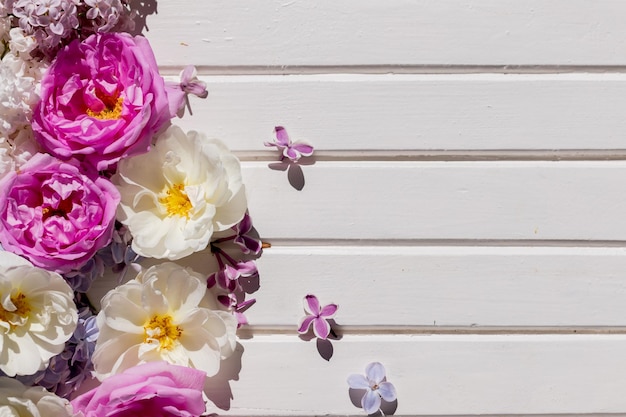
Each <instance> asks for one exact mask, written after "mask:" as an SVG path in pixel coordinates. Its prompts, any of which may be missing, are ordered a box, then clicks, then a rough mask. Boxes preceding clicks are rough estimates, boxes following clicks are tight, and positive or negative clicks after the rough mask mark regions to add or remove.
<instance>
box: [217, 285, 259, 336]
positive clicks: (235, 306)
mask: <svg viewBox="0 0 626 417" xmlns="http://www.w3.org/2000/svg"><path fill="white" fill-rule="evenodd" d="M244 297H245V294H244ZM217 301H219V302H220V303H221V304H222V305H223V306H224V307H226V308H228V309H229V310H230V311H231V312H232V313H233V314H234V315H235V318H236V319H237V328H239V327H241V326H243V325H245V324H248V319H247V318H246V316H245V315H244V314H243V313H244V311H246V310H247V309H248V308H250V307H251V306H252V305H253V304H254V303H256V299H254V298H251V299H250V300H245V301H241V302H239V301H238V300H237V296H236V295H235V294H233V293H230V294H227V295H218V296H217Z"/></svg>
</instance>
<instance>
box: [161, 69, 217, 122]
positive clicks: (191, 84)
mask: <svg viewBox="0 0 626 417" xmlns="http://www.w3.org/2000/svg"><path fill="white" fill-rule="evenodd" d="M197 74H198V72H197V71H196V67H194V66H193V65H187V66H186V67H185V69H183V70H182V72H181V73H180V82H179V83H177V82H172V81H168V82H166V83H165V84H166V87H167V94H168V97H170V100H171V101H172V104H171V105H172V106H173V108H171V109H170V111H172V113H173V114H174V113H175V114H176V115H177V116H178V117H183V115H184V114H185V106H187V108H189V113H190V114H191V105H190V103H189V97H188V95H189V94H193V95H194V96H197V97H199V98H207V96H208V95H209V92H208V91H207V89H206V83H205V82H204V81H201V80H199V79H198V75H197Z"/></svg>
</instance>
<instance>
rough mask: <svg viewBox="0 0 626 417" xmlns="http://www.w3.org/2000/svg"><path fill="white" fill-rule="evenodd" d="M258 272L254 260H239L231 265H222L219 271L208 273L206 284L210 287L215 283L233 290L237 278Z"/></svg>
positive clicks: (236, 284) (236, 285)
mask: <svg viewBox="0 0 626 417" xmlns="http://www.w3.org/2000/svg"><path fill="white" fill-rule="evenodd" d="M258 272H259V271H258V270H257V267H256V263H255V262H254V261H239V262H236V263H234V264H233V265H232V266H231V265H224V266H223V267H222V268H220V270H219V271H217V272H214V273H212V274H211V275H209V277H208V279H207V286H208V287H209V288H210V287H212V286H213V285H215V283H217V285H219V286H220V287H222V288H224V289H226V290H228V291H235V289H237V287H238V283H239V278H249V277H251V276H253V275H256V274H258Z"/></svg>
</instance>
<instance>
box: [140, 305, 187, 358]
mask: <svg viewBox="0 0 626 417" xmlns="http://www.w3.org/2000/svg"><path fill="white" fill-rule="evenodd" d="M143 330H144V336H143V341H144V343H148V342H150V341H152V340H156V341H158V342H159V350H164V349H165V350H172V348H173V347H174V342H176V340H178V338H179V337H180V335H181V334H182V333H183V330H182V329H181V328H180V327H178V326H175V325H174V324H172V317H170V316H160V315H158V314H157V315H155V316H153V317H152V318H151V319H150V320H148V321H147V322H146V324H144V326H143Z"/></svg>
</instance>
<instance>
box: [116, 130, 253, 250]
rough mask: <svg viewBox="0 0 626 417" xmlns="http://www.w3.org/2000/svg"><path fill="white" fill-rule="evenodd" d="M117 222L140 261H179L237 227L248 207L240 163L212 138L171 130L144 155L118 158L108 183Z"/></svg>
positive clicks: (220, 143) (192, 132) (195, 133)
mask: <svg viewBox="0 0 626 417" xmlns="http://www.w3.org/2000/svg"><path fill="white" fill-rule="evenodd" d="M112 181H113V183H114V184H116V185H117V187H118V189H119V191H120V194H121V195H122V201H121V203H120V207H119V209H118V220H119V221H120V222H122V223H123V224H125V225H126V226H128V228H129V230H130V232H131V234H132V235H133V242H132V248H133V250H134V251H135V252H136V253H138V254H139V255H141V256H146V257H151V258H159V259H170V260H175V259H180V258H183V257H185V256H188V255H190V254H192V253H194V252H198V251H201V250H203V249H205V248H206V247H207V246H208V244H209V242H210V240H211V236H212V235H213V233H214V232H220V231H223V230H226V229H228V228H230V227H231V226H233V225H235V224H236V223H238V222H239V221H240V220H241V219H242V218H243V216H244V214H245V212H246V207H247V202H246V197H245V190H244V186H243V184H242V180H241V168H240V165H239V160H238V159H237V158H236V157H235V156H234V155H233V154H232V153H231V152H230V151H229V150H228V149H227V148H226V146H225V145H224V144H223V143H222V142H220V141H219V140H217V139H208V138H206V136H204V135H203V134H200V133H197V132H194V131H191V132H189V133H188V134H185V132H183V131H182V130H181V129H180V128H179V127H177V126H171V127H170V128H169V129H167V130H166V131H165V132H164V133H163V134H162V135H161V136H159V138H158V139H157V141H156V144H155V145H154V146H153V147H152V149H150V151H149V152H148V153H146V154H143V155H138V156H135V157H132V158H128V159H123V160H121V161H120V163H119V166H118V173H117V174H116V175H115V176H114V177H113V179H112Z"/></svg>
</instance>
